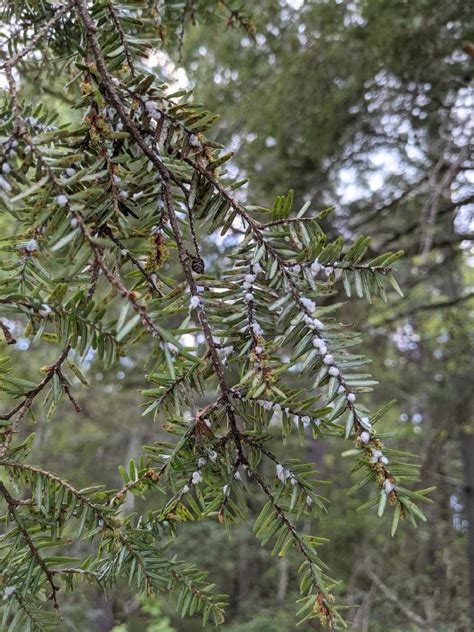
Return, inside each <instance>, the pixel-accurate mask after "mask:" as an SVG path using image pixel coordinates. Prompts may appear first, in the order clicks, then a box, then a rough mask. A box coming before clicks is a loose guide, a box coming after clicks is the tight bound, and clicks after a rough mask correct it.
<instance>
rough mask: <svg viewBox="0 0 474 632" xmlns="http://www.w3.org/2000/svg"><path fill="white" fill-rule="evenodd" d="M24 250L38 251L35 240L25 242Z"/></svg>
mask: <svg viewBox="0 0 474 632" xmlns="http://www.w3.org/2000/svg"><path fill="white" fill-rule="evenodd" d="M25 249H26V250H27V251H28V252H35V251H36V250H38V242H37V241H36V239H30V240H29V241H27V242H26V245H25Z"/></svg>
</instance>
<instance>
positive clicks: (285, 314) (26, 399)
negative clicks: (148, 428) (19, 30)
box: [0, 0, 429, 631]
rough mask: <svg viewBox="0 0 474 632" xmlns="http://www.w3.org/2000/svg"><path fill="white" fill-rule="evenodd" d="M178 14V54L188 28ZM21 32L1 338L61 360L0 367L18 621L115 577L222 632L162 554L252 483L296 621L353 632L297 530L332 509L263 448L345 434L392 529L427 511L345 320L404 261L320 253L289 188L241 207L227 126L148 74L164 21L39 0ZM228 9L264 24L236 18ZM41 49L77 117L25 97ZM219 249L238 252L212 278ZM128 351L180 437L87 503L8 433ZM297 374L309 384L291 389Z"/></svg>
mask: <svg viewBox="0 0 474 632" xmlns="http://www.w3.org/2000/svg"><path fill="white" fill-rule="evenodd" d="M222 4H223V6H224V7H227V5H226V3H222ZM180 7H181V4H180V5H179V7H178V5H177V9H178V8H180ZM208 9H209V6H208V5H207V3H205V6H204V7H203V15H204V16H205V14H206V13H207V12H208ZM191 11H194V9H191ZM171 13H172V12H171ZM185 13H186V12H185ZM178 14H179V15H178V17H182V18H183V20H181V21H180V20H173V18H172V17H171V18H170V23H171V25H173V24H174V25H175V29H171V30H172V34H171V35H170V41H171V42H172V43H173V42H175V41H176V39H177V40H179V38H180V36H179V32H180V31H179V29H180V25H181V24H182V23H184V21H185V20H184V17H186V15H184V16H183V14H182V13H181V12H180V11H178ZM13 17H14V18H15V20H16V21H18V23H21V24H26V25H28V26H29V27H30V30H31V33H29V40H28V41H24V39H23V36H21V37H18V38H12V41H11V42H10V53H11V55H12V56H11V57H10V58H9V59H8V60H7V61H6V62H5V64H4V68H5V71H6V76H7V80H8V90H7V91H6V93H5V95H4V99H3V102H2V105H1V121H0V133H1V141H2V155H1V162H2V174H3V175H2V176H1V180H0V183H1V191H0V199H1V203H2V206H1V210H2V213H3V214H4V216H6V217H7V222H6V224H7V226H8V229H7V233H6V235H5V237H4V238H3V240H2V245H1V250H0V266H1V268H0V305H1V306H2V314H4V318H3V320H2V330H3V333H4V336H5V341H6V343H7V344H8V343H11V342H12V337H13V333H12V331H13V330H14V329H16V328H18V327H19V328H20V329H21V331H22V336H23V337H24V338H28V339H29V340H30V342H31V343H33V344H35V345H43V344H44V345H51V346H53V347H54V348H55V349H56V353H57V356H56V359H55V360H54V362H53V363H52V364H49V365H45V366H44V367H43V368H42V374H43V377H42V379H41V380H40V381H35V382H32V381H29V380H24V379H23V378H20V377H18V376H17V375H15V374H14V370H11V371H10V369H9V367H8V364H7V355H5V360H2V361H1V362H2V363H1V364H0V368H1V369H2V382H1V388H2V392H3V393H4V394H5V398H6V401H7V402H9V404H11V408H10V409H9V410H7V412H5V413H2V415H1V420H2V425H1V427H0V432H1V439H2V443H1V444H0V472H1V477H2V479H1V480H2V482H1V483H0V493H1V494H2V496H3V499H4V501H5V508H6V510H5V514H4V515H3V516H2V524H3V531H2V534H1V536H0V547H1V548H0V551H1V556H2V557H1V560H2V569H4V570H3V571H2V575H1V579H0V581H1V584H0V585H1V587H2V589H3V594H4V596H5V602H4V604H3V626H4V627H6V628H7V629H9V630H12V631H13V630H18V629H30V630H47V629H49V628H50V627H51V626H52V625H53V624H54V623H57V624H59V622H60V619H59V614H60V607H61V604H60V599H59V596H58V592H59V590H60V588H61V587H64V588H65V589H66V590H69V591H73V590H74V589H75V587H76V585H77V584H78V583H79V582H90V583H92V584H93V585H97V584H98V585H99V586H100V587H101V588H103V589H109V588H110V587H112V586H115V585H116V584H117V583H119V582H124V581H125V582H127V583H128V586H129V589H130V590H131V591H132V592H133V593H136V594H139V595H141V596H150V595H153V596H156V595H166V596H169V597H170V598H171V600H172V601H173V603H174V605H175V607H176V610H177V612H178V613H179V614H180V615H181V616H183V617H184V616H186V615H193V614H195V613H201V615H202V619H203V624H204V626H207V625H208V624H216V625H217V624H220V623H222V622H223V621H224V608H225V606H226V603H227V598H226V597H225V596H223V595H221V594H220V593H219V592H218V590H217V589H216V588H215V586H214V584H213V583H209V581H208V580H207V573H205V572H204V571H201V570H200V569H199V568H197V567H196V566H195V565H194V564H189V563H186V562H182V561H180V560H179V559H178V558H177V557H176V556H175V555H174V554H173V553H172V552H171V551H170V547H171V546H172V544H173V539H174V537H175V532H176V530H181V529H183V528H185V526H183V523H185V522H191V521H200V520H204V519H210V520H217V521H218V523H220V524H222V525H223V526H224V527H225V528H226V529H227V530H228V531H229V533H230V532H231V531H232V528H233V527H234V526H235V525H237V524H239V523H241V522H242V521H244V520H245V519H246V517H247V515H248V503H249V499H250V498H251V496H252V493H253V492H254V491H255V490H258V491H259V492H260V494H261V495H262V496H263V497H264V498H265V504H264V506H263V507H262V508H261V509H260V513H259V515H258V517H257V518H256V520H255V523H254V532H255V535H256V537H257V538H258V540H259V541H260V542H261V543H262V545H264V546H267V545H268V546H271V547H272V553H273V554H274V555H278V556H279V557H284V556H285V555H286V554H287V553H288V552H289V551H290V550H291V551H292V553H296V554H297V555H298V556H299V558H300V561H299V566H298V569H297V571H298V576H299V587H300V601H299V610H298V617H299V619H300V621H301V622H304V621H307V620H312V619H317V620H319V621H320V622H321V624H322V625H327V626H329V627H332V628H339V627H342V626H344V621H343V618H342V616H341V614H340V612H339V610H340V607H339V605H338V604H335V603H334V595H333V590H334V587H335V586H336V585H337V583H336V582H335V581H334V580H333V579H331V577H330V576H329V575H328V573H327V569H326V566H325V564H324V563H323V562H322V561H321V559H320V556H319V552H318V551H317V549H318V547H319V546H320V545H321V544H322V543H323V542H325V539H324V538H321V537H317V536H315V535H312V534H309V533H305V532H304V528H303V527H304V524H305V522H307V520H309V519H310V518H312V517H316V516H319V515H320V513H321V512H322V511H325V510H326V502H325V499H324V498H323V497H322V496H321V495H320V494H319V493H318V491H317V489H318V487H319V486H320V485H321V484H323V482H322V481H319V480H318V479H315V478H314V475H315V472H314V468H313V466H312V465H311V464H307V463H305V462H301V461H300V460H298V459H289V458H285V459H284V460H281V459H280V458H279V457H277V456H276V455H275V454H274V453H273V451H272V450H271V449H270V448H269V447H268V442H269V440H270V437H271V432H272V427H273V426H275V425H276V426H279V427H281V432H282V440H283V441H286V440H287V438H288V437H289V435H291V433H296V432H297V433H298V435H299V437H300V439H301V440H302V441H304V440H306V439H308V440H319V439H321V438H324V437H338V438H340V439H341V441H345V442H349V445H350V446H351V448H350V449H349V450H347V451H346V453H345V454H346V455H347V456H348V457H350V458H352V459H353V463H354V466H353V467H354V471H355V472H357V473H359V475H360V476H359V480H358V483H357V484H356V490H358V489H360V488H361V487H363V486H365V485H369V484H372V487H371V489H372V490H373V491H372V494H371V497H370V500H369V501H368V502H367V503H366V506H369V507H371V506H375V505H376V506H378V513H379V515H382V514H383V513H384V511H385V510H386V508H387V507H389V506H391V507H393V522H392V524H393V527H392V531H393V532H394V531H395V530H396V528H397V526H398V521H399V519H400V518H402V517H403V518H408V519H410V520H411V522H412V523H413V524H415V525H416V524H417V522H418V521H420V520H424V519H425V517H424V514H423V513H422V512H421V510H420V509H419V507H418V506H417V504H415V501H416V502H418V501H423V500H426V493H427V491H429V490H421V491H418V492H413V491H410V489H408V488H407V487H405V483H406V484H412V483H413V482H416V481H417V480H418V478H417V468H416V466H414V465H412V463H411V456H410V455H405V454H403V453H400V452H398V451H396V450H393V449H389V448H385V446H384V443H383V441H382V439H383V434H382V433H380V432H378V429H376V424H378V423H379V421H380V419H381V418H382V416H383V414H384V413H385V412H386V410H387V408H386V407H383V408H382V409H380V410H379V411H377V412H375V413H373V414H371V413H370V412H369V410H368V409H367V407H366V405H365V404H364V403H363V402H362V401H361V398H363V395H364V393H369V392H371V391H372V388H373V386H374V384H376V382H375V381H374V380H373V379H372V377H371V375H370V374H369V373H368V372H367V371H366V368H365V367H366V365H367V364H368V363H369V360H368V359H367V358H366V357H365V356H363V355H361V354H360V353H358V352H354V350H353V347H355V346H356V345H358V344H359V343H360V336H359V335H358V334H356V333H354V332H353V331H351V330H348V328H347V327H346V326H345V325H344V324H342V323H341V322H339V321H338V320H337V318H336V317H335V315H334V314H335V312H336V311H337V309H338V307H339V306H340V304H339V303H338V302H335V301H336V300H337V299H336V296H337V294H338V291H339V289H338V285H337V283H336V281H338V280H339V279H340V278H343V280H344V287H345V291H346V293H347V295H348V296H350V295H351V292H352V289H351V288H352V285H351V284H352V283H353V284H354V287H355V290H356V293H357V295H358V296H360V297H364V296H365V297H367V298H368V299H369V300H371V299H372V298H376V297H382V298H383V299H385V298H386V292H387V290H388V291H390V287H393V288H394V289H395V290H396V291H399V288H398V285H397V283H396V281H395V280H394V278H393V276H392V273H391V264H392V263H393V262H394V261H395V260H396V259H397V258H398V256H399V254H400V253H395V254H392V253H391V252H388V253H386V254H383V255H380V256H378V257H376V258H375V259H374V258H373V257H368V258H367V257H366V253H367V248H368V243H369V242H368V239H366V238H363V237H359V238H357V239H355V240H352V241H351V240H346V239H344V238H343V236H338V237H336V238H335V239H329V237H328V236H327V234H326V231H325V230H324V228H323V225H322V220H324V219H325V218H326V216H327V215H328V210H326V211H322V212H320V213H316V214H314V215H309V212H310V211H309V205H305V206H304V207H303V208H302V209H300V210H299V211H297V212H295V211H293V193H292V192H289V193H288V194H287V195H284V196H280V197H278V198H277V199H276V201H275V203H274V204H273V205H272V208H271V209H267V208H265V207H263V206H257V205H252V204H248V203H247V202H246V201H245V200H244V198H243V196H241V195H240V194H239V192H238V191H237V193H235V190H238V189H239V188H240V183H238V182H237V183H236V182H233V181H232V179H231V178H230V176H229V174H228V172H227V171H226V169H225V167H224V165H225V163H227V161H228V160H229V159H230V158H231V157H232V154H231V153H229V152H226V151H224V150H223V149H222V148H221V147H220V146H219V145H218V144H217V143H215V142H214V141H212V140H210V139H208V138H207V136H206V135H205V133H206V132H207V131H208V129H209V127H210V125H211V124H212V122H213V120H214V117H213V116H212V115H210V114H209V113H208V112H207V111H205V110H203V109H202V108H200V107H199V106H197V105H195V104H194V103H193V102H192V100H191V95H190V94H189V93H188V92H185V91H184V92H183V91H181V92H177V93H176V92H175V93H173V92H172V91H171V90H170V89H168V87H167V86H166V85H165V84H164V83H163V82H162V81H160V79H159V77H156V76H155V75H154V74H153V73H152V72H151V71H150V70H149V69H147V68H146V66H142V65H141V64H140V63H139V59H140V57H141V56H143V55H144V54H145V53H146V51H147V49H148V45H149V42H150V41H151V40H150V38H148V34H149V33H151V30H152V26H156V20H157V19H158V20H160V19H161V18H160V16H159V14H158V15H157V14H156V12H155V10H154V9H153V8H152V9H150V8H149V7H148V6H147V5H143V6H142V5H140V6H137V5H136V3H131V4H128V5H118V4H114V3H102V2H96V3H94V4H93V5H91V6H89V4H88V3H86V2H85V1H84V0H76V2H75V3H74V7H72V5H68V4H66V5H64V6H63V8H61V9H60V10H59V11H57V12H56V13H54V14H52V10H51V9H48V10H46V11H45V14H44V15H32V14H31V11H30V8H29V5H28V4H27V3H21V2H20V3H8V4H7V6H6V8H5V9H4V16H3V18H4V19H11V18H13ZM230 17H231V18H232V22H238V23H240V25H241V26H243V28H246V29H248V28H249V27H248V24H249V23H248V22H247V18H244V16H243V14H242V13H241V12H240V11H237V10H235V9H231V16H230ZM138 27H140V28H138ZM161 27H163V22H162V21H161V22H160V28H161ZM170 28H171V26H170ZM24 32H26V31H24ZM138 32H140V34H141V37H138ZM72 42H74V47H73V50H72V51H71V44H72ZM153 43H156V42H153ZM22 46H25V48H22ZM32 51H41V54H42V55H43V56H44V58H45V59H47V58H48V57H49V55H67V64H68V72H71V73H73V79H72V80H71V81H69V82H68V84H67V90H68V91H69V92H70V96H71V99H73V102H74V105H73V107H74V109H75V110H78V111H79V112H80V113H81V119H80V122H72V123H69V124H63V123H62V121H58V120H57V117H56V115H55V114H54V113H51V112H49V111H48V109H47V107H46V105H45V104H40V105H34V104H33V103H30V102H23V101H22V99H21V95H20V93H19V89H18V86H17V78H16V75H15V73H14V72H13V70H16V69H17V67H19V68H20V69H21V67H22V65H23V64H26V63H27V62H28V57H29V55H30V52H32ZM20 76H21V75H20ZM70 118H71V120H72V119H73V118H74V117H73V116H71V117H70ZM268 213H270V214H271V221H270V222H264V221H263V220H262V217H263V218H265V215H266V214H268ZM206 238H207V239H212V240H215V241H218V240H221V241H222V245H223V249H224V251H225V257H223V259H222V263H221V265H220V267H219V270H218V271H217V272H216V273H215V274H211V273H210V272H209V271H208V266H207V261H206V259H205V255H203V253H202V242H203V240H205V239H206ZM167 260H168V261H172V262H173V265H174V269H173V274H172V275H171V276H170V274H168V273H167V269H168V268H167V267H166V266H165V265H164V262H165V261H167ZM387 282H388V283H387ZM321 298H324V299H333V298H334V301H333V302H328V300H326V301H325V303H324V304H321V303H320V302H319V301H320V299H321ZM316 301H317V302H316ZM190 340H191V341H192V343H191V342H190ZM134 350H135V351H136V352H137V354H139V355H140V356H141V365H140V370H143V375H144V380H143V381H145V379H146V380H147V381H148V383H149V384H148V386H149V388H143V387H144V386H145V384H142V385H141V386H142V388H141V395H142V398H143V401H142V403H143V407H144V414H145V415H146V414H149V413H153V416H154V418H155V419H159V420H161V421H164V422H165V428H166V430H167V432H168V433H169V434H170V435H171V437H172V439H171V440H170V441H169V442H164V441H161V440H157V441H155V442H153V443H152V444H151V445H147V446H144V454H143V456H142V457H141V458H140V459H139V460H137V461H135V460H133V459H132V460H130V461H129V463H128V464H127V466H126V467H125V466H122V467H120V474H121V476H122V478H123V486H122V487H121V488H120V489H107V488H105V487H103V486H95V487H92V488H91V487H89V488H86V489H77V488H76V487H75V486H74V485H72V484H70V483H69V482H68V481H67V480H65V479H63V478H62V477H61V476H59V475H56V474H55V473H52V472H50V471H49V470H48V469H43V468H40V467H36V466H34V465H32V464H30V462H29V459H30V451H31V448H32V445H31V439H30V440H27V441H26V442H24V443H23V444H17V443H16V442H15V440H14V439H15V435H16V433H17V432H18V431H19V430H21V427H22V425H23V424H24V422H25V418H26V417H27V416H28V415H30V414H31V415H33V414H34V411H35V409H36V408H37V407H38V404H37V402H38V399H39V398H40V397H44V401H43V407H44V408H45V409H46V410H47V413H46V417H47V419H48V420H51V419H52V418H53V416H54V413H55V411H56V410H57V408H58V406H59V404H60V402H61V401H62V400H63V399H64V400H69V402H70V403H71V404H72V406H73V408H74V409H76V410H78V409H79V404H78V402H77V400H76V396H75V391H76V389H82V388H84V387H87V386H88V384H89V383H90V381H91V378H90V376H88V371H87V361H88V360H87V359H88V358H91V357H92V358H94V362H96V363H97V364H98V365H100V366H103V367H105V368H108V367H112V366H115V365H116V364H117V363H118V362H119V361H120V359H121V358H124V357H128V356H127V354H129V353H132V352H133V351H134ZM296 375H298V376H303V379H304V380H305V384H306V383H307V381H308V380H309V381H310V383H311V392H310V393H308V389H307V388H305V386H304V385H303V384H302V383H300V384H299V385H298V386H296V387H294V386H293V385H292V383H293V381H294V378H295V376H296ZM204 395H205V397H204ZM13 400H14V401H15V402H18V403H13ZM205 400H206V401H205ZM207 400H210V401H207ZM310 435H311V436H310ZM389 458H390V461H389ZM407 458H409V459H410V462H406V459H407ZM264 465H266V466H267V467H268V466H270V468H271V473H270V474H268V470H267V471H265V469H264ZM130 494H134V495H136V496H138V497H140V498H142V497H150V496H152V495H155V494H156V495H159V506H158V508H156V509H153V510H150V511H148V512H147V513H146V514H140V513H134V512H133V513H130V512H127V511H126V502H127V498H128V497H129V495H130ZM79 543H80V546H79Z"/></svg>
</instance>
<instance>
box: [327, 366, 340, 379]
mask: <svg viewBox="0 0 474 632" xmlns="http://www.w3.org/2000/svg"><path fill="white" fill-rule="evenodd" d="M329 375H332V377H337V376H338V375H339V369H338V368H337V367H336V366H332V367H331V368H330V369H329Z"/></svg>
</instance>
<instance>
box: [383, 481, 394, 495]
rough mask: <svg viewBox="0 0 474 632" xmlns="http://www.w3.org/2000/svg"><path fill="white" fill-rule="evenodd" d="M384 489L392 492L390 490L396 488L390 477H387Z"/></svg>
mask: <svg viewBox="0 0 474 632" xmlns="http://www.w3.org/2000/svg"><path fill="white" fill-rule="evenodd" d="M383 489H384V491H385V492H386V493H387V494H390V492H392V491H393V490H394V489H395V485H394V484H393V483H392V481H389V480H388V478H386V479H385V480H384V482H383Z"/></svg>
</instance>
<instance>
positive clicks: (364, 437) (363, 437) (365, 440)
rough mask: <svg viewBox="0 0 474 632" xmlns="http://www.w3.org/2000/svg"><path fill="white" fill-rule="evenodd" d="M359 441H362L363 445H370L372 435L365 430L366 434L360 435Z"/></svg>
mask: <svg viewBox="0 0 474 632" xmlns="http://www.w3.org/2000/svg"><path fill="white" fill-rule="evenodd" d="M359 439H360V440H361V441H362V443H369V441H370V434H369V433H368V432H367V431H366V430H364V432H361V433H360V435H359Z"/></svg>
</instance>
